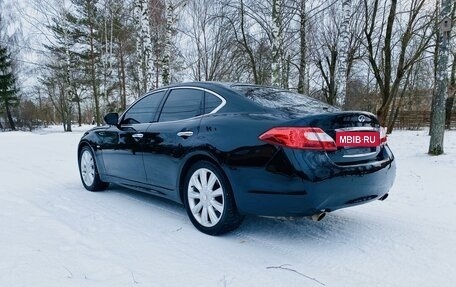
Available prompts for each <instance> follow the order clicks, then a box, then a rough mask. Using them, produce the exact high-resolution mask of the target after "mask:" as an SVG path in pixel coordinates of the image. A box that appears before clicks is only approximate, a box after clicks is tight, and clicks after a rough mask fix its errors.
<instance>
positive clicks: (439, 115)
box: [429, 0, 452, 155]
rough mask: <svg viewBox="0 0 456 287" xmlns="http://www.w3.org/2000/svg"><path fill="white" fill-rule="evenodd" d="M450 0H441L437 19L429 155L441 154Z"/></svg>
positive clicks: (446, 88) (443, 129) (446, 92)
mask: <svg viewBox="0 0 456 287" xmlns="http://www.w3.org/2000/svg"><path fill="white" fill-rule="evenodd" d="M451 2H452V1H451V0H442V2H441V7H440V13H439V19H440V21H439V22H440V29H439V40H440V42H439V51H438V55H439V56H438V66H437V73H436V75H437V78H436V88H435V93H436V96H435V101H434V104H433V106H432V110H433V113H432V119H431V127H432V128H431V139H430V142H429V154H431V155H440V154H442V153H443V137H444V132H445V99H446V98H447V97H448V54H449V53H448V52H449V47H448V42H449V38H450V32H451V21H452V19H451V15H450V14H451Z"/></svg>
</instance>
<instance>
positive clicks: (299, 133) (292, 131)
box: [259, 127, 337, 151]
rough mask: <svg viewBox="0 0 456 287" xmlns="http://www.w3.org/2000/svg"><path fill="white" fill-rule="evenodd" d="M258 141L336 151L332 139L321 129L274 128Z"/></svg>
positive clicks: (291, 146)
mask: <svg viewBox="0 0 456 287" xmlns="http://www.w3.org/2000/svg"><path fill="white" fill-rule="evenodd" d="M259 139H260V140H262V141H264V142H267V143H270V144H276V145H282V146H286V147H290V148H296V149H307V150H324V151H335V150H337V147H336V143H335V142H334V140H333V138H332V137H330V136H329V135H328V134H327V133H325V132H324V131H323V130H322V129H320V128H314V127H276V128H272V129H270V130H268V131H267V132H265V133H264V134H262V135H261V136H260V137H259Z"/></svg>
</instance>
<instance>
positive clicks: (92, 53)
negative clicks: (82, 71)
mask: <svg viewBox="0 0 456 287" xmlns="http://www.w3.org/2000/svg"><path fill="white" fill-rule="evenodd" d="M88 9H93V7H89V8H88ZM92 14H93V10H90V11H89V12H88V15H89V23H88V24H89V29H90V31H89V32H90V35H89V38H90V39H89V41H90V42H89V44H90V74H91V75H90V76H91V82H92V93H93V99H94V101H95V121H96V122H97V126H100V122H101V119H100V118H101V117H100V99H99V96H98V91H97V78H96V77H97V76H96V67H95V43H94V38H95V32H94V21H93V20H94V19H93V15H92ZM70 128H71V125H70Z"/></svg>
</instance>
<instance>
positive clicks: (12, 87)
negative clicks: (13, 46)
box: [0, 42, 19, 130]
mask: <svg viewBox="0 0 456 287" xmlns="http://www.w3.org/2000/svg"><path fill="white" fill-rule="evenodd" d="M18 104H19V98H18V97H17V89H16V77H15V76H14V74H13V71H12V64H11V58H10V55H9V54H8V51H7V49H6V47H3V46H2V43H1V42H0V110H2V111H5V112H6V117H7V119H8V122H9V126H10V128H11V129H12V130H16V126H15V124H14V120H13V116H12V111H11V109H12V108H13V107H15V106H17V105H18Z"/></svg>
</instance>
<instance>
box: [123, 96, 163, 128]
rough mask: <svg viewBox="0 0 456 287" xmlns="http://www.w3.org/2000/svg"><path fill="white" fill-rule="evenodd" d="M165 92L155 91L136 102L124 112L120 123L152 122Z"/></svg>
mask: <svg viewBox="0 0 456 287" xmlns="http://www.w3.org/2000/svg"><path fill="white" fill-rule="evenodd" d="M165 93H166V91H160V92H156V93H153V94H150V95H148V96H145V97H144V98H142V99H141V100H139V101H138V102H136V103H135V104H134V105H133V106H132V107H131V108H130V109H129V110H128V111H127V113H126V114H125V116H124V118H123V121H122V124H129V125H131V124H140V123H151V122H153V121H154V118H155V114H156V113H157V109H158V106H159V105H160V103H161V101H162V100H163V96H164V95H165Z"/></svg>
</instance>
